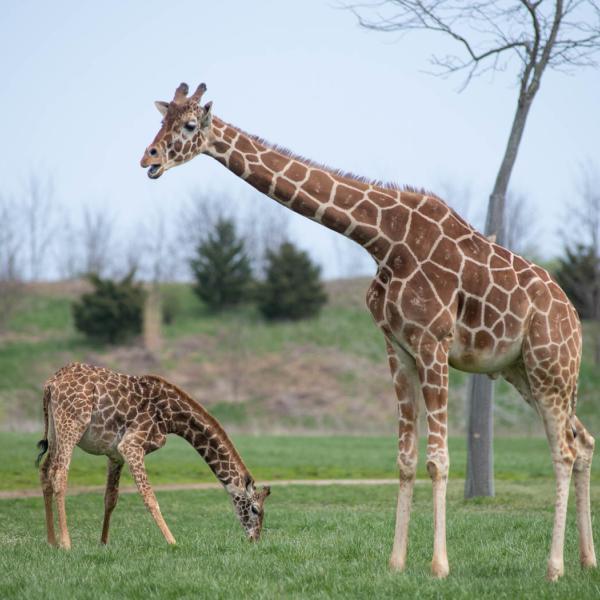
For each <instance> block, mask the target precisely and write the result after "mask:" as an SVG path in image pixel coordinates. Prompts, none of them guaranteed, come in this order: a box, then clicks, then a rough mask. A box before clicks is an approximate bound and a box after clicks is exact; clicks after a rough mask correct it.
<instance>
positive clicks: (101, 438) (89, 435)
mask: <svg viewBox="0 0 600 600" xmlns="http://www.w3.org/2000/svg"><path fill="white" fill-rule="evenodd" d="M117 444H118V439H117V438H116V436H115V434H114V432H112V431H107V432H106V431H105V432H104V433H100V432H99V431H98V430H95V429H94V426H93V425H90V426H89V427H88V428H87V429H86V430H85V432H84V434H83V435H82V436H81V439H80V440H79V443H78V444H77V445H78V446H79V447H80V448H81V449H82V450H83V451H84V452H87V453H88V454H96V455H102V454H104V455H106V456H116V455H118V454H119V452H118V450H117Z"/></svg>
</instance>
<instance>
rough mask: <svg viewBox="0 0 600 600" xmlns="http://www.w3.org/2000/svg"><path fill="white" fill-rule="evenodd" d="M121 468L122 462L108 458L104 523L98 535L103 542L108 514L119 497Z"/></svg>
mask: <svg viewBox="0 0 600 600" xmlns="http://www.w3.org/2000/svg"><path fill="white" fill-rule="evenodd" d="M122 469H123V463H122V462H117V461H115V460H113V459H112V458H109V459H108V474H107V477H106V493H105V494H104V523H103V524H102V536H101V537H100V541H101V543H103V544H107V543H108V529H109V527H110V516H111V514H112V512H113V510H114V509H115V506H116V505H117V500H118V499H119V480H120V478H121V470H122Z"/></svg>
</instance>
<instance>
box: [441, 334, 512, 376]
mask: <svg viewBox="0 0 600 600" xmlns="http://www.w3.org/2000/svg"><path fill="white" fill-rule="evenodd" d="M522 345H523V339H522V338H517V339H514V340H510V341H503V343H502V345H501V347H497V348H477V347H476V346H475V345H468V346H467V345H465V344H464V343H462V342H461V336H455V337H454V339H453V341H452V345H451V346H450V354H449V357H448V359H449V363H450V366H452V367H454V368H455V369H458V370H459V371H466V372H467V373H489V374H492V373H499V372H500V371H502V370H503V369H505V368H506V367H508V366H509V365H511V364H512V363H514V362H515V361H516V360H517V358H518V357H519V356H520V355H521V348H522Z"/></svg>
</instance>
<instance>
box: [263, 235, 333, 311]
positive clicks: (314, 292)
mask: <svg viewBox="0 0 600 600" xmlns="http://www.w3.org/2000/svg"><path fill="white" fill-rule="evenodd" d="M320 272H321V269H320V268H319V266H318V265H315V264H313V263H312V262H311V260H310V258H309V256H308V254H307V253H306V252H303V251H302V250H299V249H297V248H295V247H294V245H293V244H291V243H290V242H285V243H283V244H281V246H280V247H279V249H277V250H270V251H268V252H267V274H266V280H265V281H264V283H262V284H261V285H260V286H259V288H258V307H259V309H260V311H261V313H262V314H263V315H264V317H265V318H267V319H269V320H276V319H292V320H297V319H304V318H308V317H313V316H315V315H317V314H318V313H319V311H320V310H321V307H322V306H323V305H324V304H325V302H326V301H327V294H326V293H325V290H324V289H323V285H322V284H321V281H320Z"/></svg>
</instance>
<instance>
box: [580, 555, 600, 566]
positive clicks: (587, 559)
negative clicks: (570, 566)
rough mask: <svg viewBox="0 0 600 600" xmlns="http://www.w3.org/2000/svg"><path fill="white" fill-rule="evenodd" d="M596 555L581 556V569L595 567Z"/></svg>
mask: <svg viewBox="0 0 600 600" xmlns="http://www.w3.org/2000/svg"><path fill="white" fill-rule="evenodd" d="M596 566H597V565H596V557H595V556H584V557H582V558H581V568H582V569H595V568H596Z"/></svg>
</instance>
